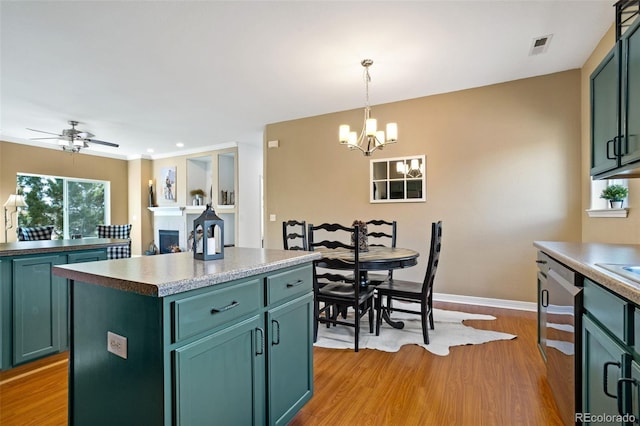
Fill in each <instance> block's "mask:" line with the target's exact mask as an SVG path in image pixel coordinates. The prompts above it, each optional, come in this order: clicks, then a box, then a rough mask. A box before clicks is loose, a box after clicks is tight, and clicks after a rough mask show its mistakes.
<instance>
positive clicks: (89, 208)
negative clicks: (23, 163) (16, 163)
mask: <svg viewBox="0 0 640 426" xmlns="http://www.w3.org/2000/svg"><path fill="white" fill-rule="evenodd" d="M17 184H18V186H20V187H21V188H22V190H23V192H24V196H25V201H26V203H27V207H24V208H22V209H21V214H20V215H19V217H18V226H38V225H53V226H54V231H53V232H54V235H55V237H54V238H57V239H61V238H65V239H66V238H70V237H71V236H72V235H74V236H82V237H97V236H98V233H97V227H98V225H99V224H108V223H109V211H110V208H109V207H110V206H109V200H110V193H109V182H108V181H99V180H90V179H76V178H65V177H58V176H41V175H29V174H18V176H17Z"/></svg>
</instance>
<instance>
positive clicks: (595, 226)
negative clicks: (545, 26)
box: [581, 26, 640, 244]
mask: <svg viewBox="0 0 640 426" xmlns="http://www.w3.org/2000/svg"><path fill="white" fill-rule="evenodd" d="M614 43H615V27H613V26H612V27H611V28H610V30H609V31H608V32H607V34H605V36H604V37H603V38H602V40H601V41H600V43H599V44H598V46H597V47H596V49H595V50H594V51H593V53H592V54H591V57H590V58H589V59H588V60H587V62H586V63H585V64H584V66H583V67H582V77H581V90H582V177H583V179H582V186H581V189H582V207H583V209H582V210H583V212H582V240H583V241H585V242H589V241H597V242H607V243H625V244H638V243H639V242H640V219H639V214H640V213H639V212H640V179H629V181H628V182H629V198H628V207H630V209H629V217H627V218H626V219H620V218H601V217H599V218H590V217H589V216H588V215H587V214H586V212H584V210H586V209H588V208H589V207H590V203H591V195H590V194H591V186H590V184H591V179H590V178H589V168H590V158H591V157H590V156H591V130H590V122H591V112H590V109H589V108H590V99H589V77H590V75H591V73H592V72H593V70H594V69H595V68H596V67H597V66H598V65H599V64H600V62H601V61H602V59H603V58H604V57H605V56H606V55H607V53H609V51H610V50H611V49H612V48H613V46H614Z"/></svg>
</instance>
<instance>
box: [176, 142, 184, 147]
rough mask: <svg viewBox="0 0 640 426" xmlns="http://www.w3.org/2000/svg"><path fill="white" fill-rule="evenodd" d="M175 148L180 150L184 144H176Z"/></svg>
mask: <svg viewBox="0 0 640 426" xmlns="http://www.w3.org/2000/svg"><path fill="white" fill-rule="evenodd" d="M176 146H177V147H178V148H182V147H183V146H184V144H183V143H182V142H178V143H177V144H176Z"/></svg>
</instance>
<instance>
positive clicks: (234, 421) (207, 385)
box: [174, 315, 266, 425]
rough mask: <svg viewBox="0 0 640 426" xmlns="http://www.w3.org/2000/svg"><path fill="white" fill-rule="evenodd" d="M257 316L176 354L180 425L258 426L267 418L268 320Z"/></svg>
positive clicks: (176, 394) (186, 347) (205, 338)
mask: <svg viewBox="0 0 640 426" xmlns="http://www.w3.org/2000/svg"><path fill="white" fill-rule="evenodd" d="M262 318H263V317H262V316H259V315H256V316H254V317H252V318H249V319H247V320H245V321H242V322H240V323H238V324H234V325H232V326H230V327H227V328H224V329H222V330H221V331H218V332H216V333H213V334H211V335H208V336H206V337H203V338H202V339H199V340H196V341H195V342H193V343H190V344H187V345H185V346H183V347H181V348H179V349H177V350H176V351H175V369H174V372H175V406H176V414H175V415H176V419H177V423H178V424H180V425H213V424H217V425H260V424H262V423H263V422H264V418H265V417H264V416H265V400H266V396H265V386H266V384H265V360H266V347H265V337H266V336H265V334H264V329H263V324H264V322H263V321H264V320H263V319H262Z"/></svg>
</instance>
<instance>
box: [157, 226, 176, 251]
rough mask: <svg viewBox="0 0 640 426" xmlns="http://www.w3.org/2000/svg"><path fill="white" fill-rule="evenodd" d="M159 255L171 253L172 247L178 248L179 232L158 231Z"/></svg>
mask: <svg viewBox="0 0 640 426" xmlns="http://www.w3.org/2000/svg"><path fill="white" fill-rule="evenodd" d="M158 238H159V242H160V245H159V248H160V254H164V253H173V251H172V248H173V247H180V231H171V230H167V229H160V230H158Z"/></svg>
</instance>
